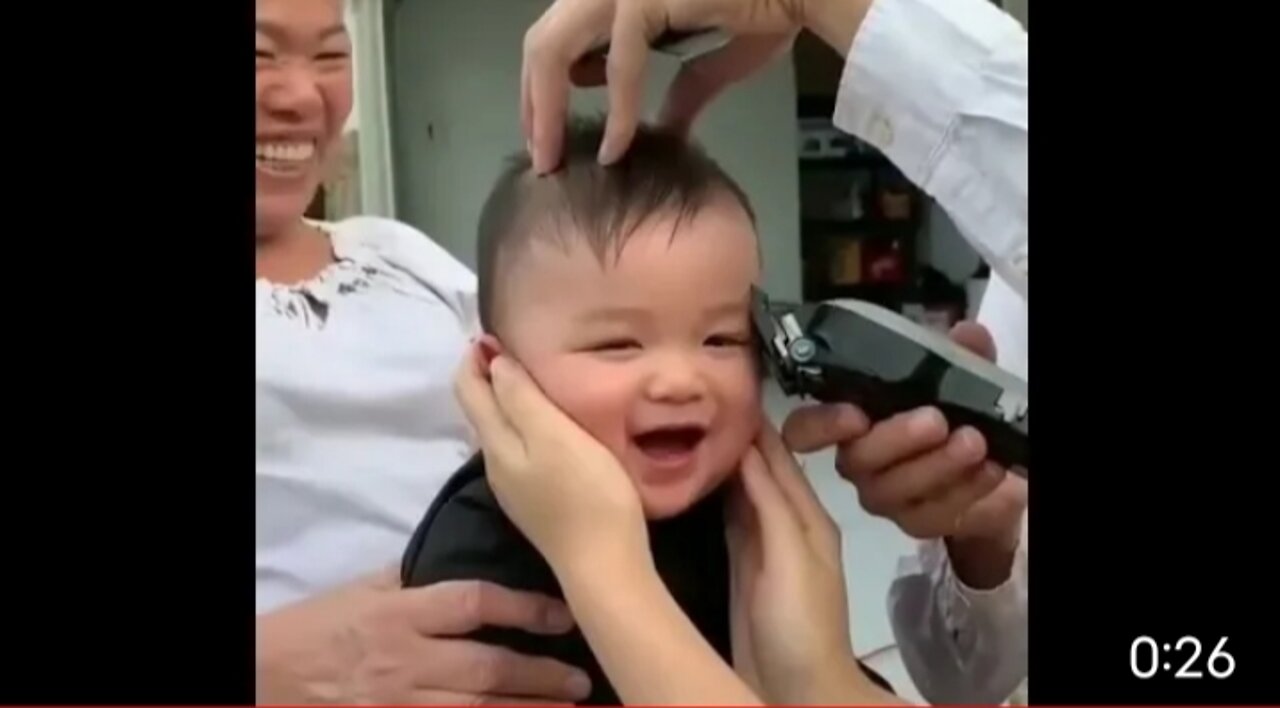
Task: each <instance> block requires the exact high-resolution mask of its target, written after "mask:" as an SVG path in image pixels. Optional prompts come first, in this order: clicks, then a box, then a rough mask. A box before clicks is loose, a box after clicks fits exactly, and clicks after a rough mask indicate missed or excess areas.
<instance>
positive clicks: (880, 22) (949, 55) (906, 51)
mask: <svg viewBox="0 0 1280 708" xmlns="http://www.w3.org/2000/svg"><path fill="white" fill-rule="evenodd" d="M1022 33H1023V30H1022V27H1021V25H1019V24H1018V23H1017V21H1016V20H1014V19H1013V18H1012V17H1010V16H1009V15H1007V14H1005V13H1004V12H1003V11H1002V10H1001V9H1000V8H998V7H996V6H995V5H993V4H992V3H990V2H987V0H875V2H873V3H872V5H871V8H870V10H868V12H867V16H866V17H865V18H864V19H863V22H862V26H861V28H860V29H859V30H858V32H857V34H856V35H855V36H854V40H853V44H852V45H851V46H850V48H849V52H848V61H847V62H846V63H845V68H844V75H843V77H842V78H841V81H840V92H839V95H838V96H837V99H836V112H835V116H834V122H835V124H836V125H837V126H839V127H840V128H841V129H842V130H845V131H848V132H850V133H853V134H854V135H857V136H858V137H859V138H861V139H863V140H865V141H867V142H868V143H870V144H871V145H873V146H875V147H876V148H877V149H879V150H880V151H881V152H883V153H885V155H886V156H887V157H889V158H890V159H891V160H892V161H893V162H894V163H895V164H897V165H898V167H899V169H901V170H902V171H903V173H904V174H905V175H906V176H907V178H909V179H911V180H912V181H913V182H916V183H917V184H921V185H926V184H927V183H928V181H929V178H930V176H931V175H932V171H933V168H934V166H935V164H936V161H937V159H938V152H939V149H940V147H941V146H942V145H943V143H944V141H945V139H946V137H947V132H948V130H949V129H950V127H951V125H952V124H953V122H954V121H955V119H956V117H957V115H958V114H959V113H960V112H961V111H962V110H963V109H964V107H965V106H966V104H967V103H969V102H970V100H971V99H972V97H974V96H979V95H981V94H982V88H983V87H982V82H983V80H984V71H983V65H984V63H985V62H986V61H987V60H988V58H989V56H990V55H991V53H992V52H993V51H994V50H995V48H996V47H998V46H1000V45H1001V43H1002V41H1003V40H1007V39H1009V38H1010V37H1013V36H1019V35H1021V34H1022Z"/></svg>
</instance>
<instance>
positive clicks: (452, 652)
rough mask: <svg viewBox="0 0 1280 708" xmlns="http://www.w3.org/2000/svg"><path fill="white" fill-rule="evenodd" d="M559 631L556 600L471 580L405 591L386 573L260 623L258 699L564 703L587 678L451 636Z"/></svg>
mask: <svg viewBox="0 0 1280 708" xmlns="http://www.w3.org/2000/svg"><path fill="white" fill-rule="evenodd" d="M486 625H490V626H498V627H511V628H516V629H521V630H524V631H527V632H533V633H535V634H548V635H554V634H563V633H564V632H567V631H568V630H569V629H570V628H571V627H572V626H573V620H572V618H571V617H570V615H569V611H568V609H567V608H566V607H565V606H564V604H563V603H560V602H558V601H555V600H552V599H549V598H546V597H543V596H540V595H534V594H530V593H525V592H516V591H513V590H507V589H505V588H502V587H498V586H496V585H491V584H487V583H483V582H478V581H459V582H446V583H439V584H436V585H430V586H427V587H422V588H410V589H402V588H401V587H400V585H399V581H398V578H397V576H396V574H395V571H394V570H392V569H389V570H387V571H386V572H383V573H379V574H377V575H374V576H370V577H367V578H363V579H361V580H359V581H357V582H354V583H351V584H350V585H347V586H345V587H341V588H338V589H336V590H333V591H330V592H328V593H325V594H323V595H319V596H316V597H314V598H312V599H309V600H305V601H302V602H300V603H297V604H294V605H290V606H288V607H284V608H282V609H279V610H276V611H274V612H271V613H268V614H266V615H263V616H261V617H259V618H258V620H257V677H256V678H257V702H258V703H260V704H261V703H272V704H303V703H327V704H347V705H351V704H368V703H373V704H379V703H381V704H401V705H404V704H429V703H450V704H454V705H471V704H477V703H502V704H511V703H548V704H550V703H561V704H566V703H570V702H572V701H575V700H581V699H583V698H585V697H586V696H587V695H588V693H589V692H590V682H589V680H588V678H587V676H586V674H584V673H582V672H581V671H578V670H577V669H573V668H570V667H568V666H566V665H564V664H561V663H559V662H557V661H554V660H552V659H547V658H540V657H529V656H522V655H520V654H517V653H515V652H512V651H510V650H508V649H504V648H499V647H492V646H487V645H484V644H479V643H476V642H472V641H467V640H462V639H455V638H452V637H456V636H457V635H462V634H466V633H468V632H471V631H473V630H476V629H478V628H480V627H482V626H486Z"/></svg>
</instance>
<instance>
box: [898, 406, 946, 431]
mask: <svg viewBox="0 0 1280 708" xmlns="http://www.w3.org/2000/svg"><path fill="white" fill-rule="evenodd" d="M946 424H947V422H946V420H944V419H943V418H942V413H940V412H939V411H938V409H937V408H925V409H924V410H921V411H918V412H916V413H915V414H913V415H912V416H911V420H910V421H909V422H908V423H907V427H908V428H910V430H911V434H912V435H927V434H929V433H931V432H934V431H935V430H937V429H938V428H940V427H942V426H945V425H946Z"/></svg>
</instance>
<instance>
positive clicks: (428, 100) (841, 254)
mask: <svg viewBox="0 0 1280 708" xmlns="http://www.w3.org/2000/svg"><path fill="white" fill-rule="evenodd" d="M549 2H550V0H350V2H349V3H348V14H349V17H348V22H349V26H350V28H351V31H352V36H353V38H354V40H355V58H354V61H355V73H356V110H355V111H354V112H353V115H352V118H351V121H350V123H349V125H348V127H347V149H348V150H347V154H346V155H345V156H344V157H345V160H344V162H343V163H342V165H341V166H340V169H339V170H336V171H335V173H334V176H333V178H332V179H331V180H330V182H329V183H327V184H326V185H325V188H324V190H322V193H321V195H320V196H319V197H318V198H317V200H316V202H315V204H313V205H312V210H311V214H312V215H313V216H316V217H321V218H329V219H340V218H342V217H344V216H348V215H352V214H377V215H384V216H394V217H396V218H399V219H401V220H404V221H406V222H408V223H410V224H412V225H414V226H416V227H418V228H419V229H421V230H423V231H424V232H426V233H427V234H430V235H431V237H432V238H433V239H435V240H436V241H437V242H438V243H440V244H441V245H442V246H444V247H445V248H447V249H448V250H449V251H451V252H452V253H453V254H454V255H455V256H456V257H457V258H459V259H460V260H462V261H463V262H464V263H466V264H467V265H469V266H472V267H474V265H475V253H474V251H475V238H476V236H475V232H476V222H477V218H478V215H479V213H480V208H481V205H482V203H483V201H484V199H485V197H486V196H487V195H488V191H489V188H490V187H491V185H492V183H493V180H494V179H495V178H496V176H497V174H498V171H499V170H500V168H501V165H502V161H503V159H504V158H505V157H506V156H507V155H509V154H511V153H513V152H515V151H517V150H522V149H523V148H524V145H523V138H522V136H521V132H520V122H519V113H518V100H519V95H520V47H521V42H522V39H523V36H524V32H525V30H526V29H527V28H528V27H529V25H530V24H532V23H533V22H534V21H535V20H536V19H537V18H538V16H539V15H540V14H541V13H542V12H543V10H544V9H545V8H546V7H547V5H548V4H549ZM996 4H997V5H1001V6H1002V7H1003V8H1004V9H1005V10H1006V11H1007V12H1009V13H1010V14H1011V15H1013V16H1014V17H1016V18H1017V19H1019V20H1020V21H1021V22H1022V23H1023V24H1024V25H1026V24H1027V0H1004V2H997V3H996ZM842 67H843V62H842V61H841V59H840V57H839V56H838V55H837V54H836V53H835V52H833V51H831V50H830V49H828V48H827V47H825V46H823V45H821V44H820V43H818V42H817V41H815V40H814V39H813V38H812V37H809V36H807V35H806V36H802V37H801V38H800V39H799V40H798V41H797V43H796V46H795V48H794V50H793V52H792V53H791V55H790V56H789V57H787V58H785V59H784V60H782V61H779V62H777V63H776V64H774V65H773V66H772V67H771V68H770V69H768V70H767V71H765V72H764V73H762V74H760V75H758V76H756V77H755V78H754V79H752V80H751V81H750V82H748V83H744V84H742V85H740V86H737V87H736V88H734V89H732V90H730V91H729V92H728V93H726V94H725V95H724V96H722V97H721V98H720V99H718V100H717V101H716V103H715V104H714V105H713V106H712V107H711V108H710V109H709V111H708V112H707V114H706V115H705V116H704V117H703V118H702V120H701V121H700V122H699V123H698V125H697V127H696V130H695V132H694V136H695V138H696V139H697V140H698V141H699V142H700V143H702V145H703V146H704V147H705V148H706V149H707V151H708V152H709V153H710V154H711V155H712V156H713V157H714V158H715V159H717V160H718V161H719V162H720V164H721V165H722V166H723V167H724V168H725V169H726V170H727V171H728V172H729V173H730V174H731V175H733V177H734V178H735V179H737V180H738V181H739V183H740V184H741V185H742V187H743V189H744V190H746V192H747V193H748V195H749V196H750V197H751V200H752V202H753V204H754V206H755V209H756V212H757V215H758V217H759V228H760V236H761V246H762V250H763V254H764V260H765V287H766V289H767V290H768V291H769V293H770V294H771V296H772V297H773V298H774V299H775V300H779V301H799V300H813V299H827V298H833V297H857V298H861V299H866V300H871V301H874V302H878V303H881V304H884V305H886V306H888V307H892V308H894V309H896V310H898V311H900V312H903V313H904V314H906V315H908V316H910V317H912V318H913V319H916V320H917V321H920V322H922V323H925V324H927V325H930V326H934V327H938V328H941V329H946V328H949V327H950V325H951V324H952V323H954V322H955V321H956V320H958V319H961V318H964V317H966V316H970V317H971V316H972V315H973V313H974V312H975V311H976V308H977V305H978V304H979V302H980V298H981V295H982V292H983V288H984V287H985V284H986V277H987V269H986V268H985V267H983V266H982V264H981V263H980V261H979V259H978V256H977V254H976V253H975V252H974V251H973V250H972V249H971V248H970V247H969V246H968V245H967V243H966V242H965V241H964V240H963V239H962V238H961V237H960V235H959V234H958V233H957V231H956V229H955V226H954V225H953V224H952V223H951V221H950V220H949V219H948V218H947V216H946V215H945V214H944V213H942V212H941V210H940V209H938V208H937V206H936V205H935V204H934V203H933V202H932V200H930V199H929V198H928V197H927V196H925V195H923V194H922V193H920V192H919V191H918V190H916V189H915V188H914V187H913V186H912V185H911V184H910V183H908V182H907V181H906V180H905V179H904V178H903V177H902V175H901V174H899V173H898V171H897V170H896V169H895V168H894V167H893V166H892V165H891V164H890V163H889V162H888V161H887V160H886V159H885V158H884V157H883V156H882V155H880V154H879V153H878V152H877V151H876V150H874V149H873V148H871V147H869V146H867V145H865V144H863V143H861V142H859V141H858V140H856V139H854V138H851V137H849V136H846V135H844V134H842V133H840V132H839V131H836V130H835V129H834V128H833V126H832V125H831V120H830V118H831V115H832V112H833V109H834V105H835V94H836V90H837V83H838V80H839V77H840V73H841V70H842ZM677 68H678V64H677V62H676V60H674V59H672V58H670V57H666V56H654V57H653V59H652V60H651V63H650V65H649V75H648V95H647V99H648V107H649V109H650V110H653V111H656V110H657V108H658V106H659V105H660V101H661V98H662V95H663V92H664V91H665V88H666V86H667V85H668V83H669V82H670V80H671V77H672V76H674V74H675V71H676V69H677ZM605 106H606V101H605V96H604V94H603V92H600V91H593V92H582V91H580V92H577V93H576V94H575V96H574V99H573V108H574V110H575V111H580V112H592V113H594V112H600V111H603V110H604V108H605ZM796 403H797V402H795V401H789V400H787V399H785V397H783V396H782V395H781V394H780V392H778V391H777V390H774V391H771V392H770V396H769V411H770V414H771V415H772V416H773V417H774V419H775V420H776V421H779V422H780V421H781V420H782V419H783V418H784V417H785V415H786V413H787V412H788V411H789V410H790V409H791V408H792V407H794V406H795V405H796ZM805 463H806V469H807V470H808V472H809V474H810V477H811V478H812V479H813V480H814V483H815V485H816V486H817V488H818V491H819V493H820V494H821V495H822V497H823V500H824V502H825V503H826V504H827V507H828V509H830V510H831V512H832V514H833V515H834V516H835V517H836V520H837V521H838V522H839V523H840V526H841V528H842V529H843V532H844V537H845V564H846V568H847V569H848V574H849V578H848V580H849V582H848V585H849V594H850V606H851V621H852V625H853V626H852V630H853V634H854V643H855V646H856V647H857V648H858V650H859V652H860V654H862V655H863V657H864V659H866V660H867V661H868V662H869V663H870V664H871V665H872V666H874V667H876V668H877V669H878V670H880V671H881V672H882V673H884V674H885V675H886V677H887V678H888V679H889V680H890V681H891V682H893V684H894V685H895V687H896V688H897V689H898V690H899V692H900V693H902V694H903V695H904V696H905V697H908V698H910V699H912V700H916V701H919V700H920V697H919V695H918V693H916V692H915V690H914V687H912V685H911V682H910V680H909V678H908V677H907V675H906V673H905V671H904V670H903V668H902V666H901V662H900V661H899V659H898V656H897V652H896V647H895V646H894V640H893V635H892V632H891V630H890V627H889V622H888V615H887V612H886V605H885V598H886V593H887V592H888V588H889V584H890V583H891V581H892V579H893V577H894V575H895V571H896V568H897V564H898V562H899V559H900V558H901V557H902V556H907V555H910V554H911V553H912V552H913V549H914V547H913V543H912V541H911V540H910V539H909V538H907V537H906V536H905V535H903V534H902V533H901V532H900V531H899V530H898V529H897V527H896V526H894V525H892V524H890V523H888V522H885V521H881V520H879V519H875V518H872V517H870V516H868V515H867V514H866V513H865V512H863V511H862V509H861V507H859V505H858V502H857V499H856V496H855V494H854V491H853V488H852V487H851V486H849V485H847V484H844V483H842V482H839V481H838V480H837V479H836V477H835V472H834V463H833V460H832V455H831V453H825V454H819V455H813V456H810V457H808V458H806V459H805ZM1010 702H1012V703H1017V702H1021V698H1020V696H1017V695H1015V696H1014V697H1013V698H1012V699H1011V701H1010Z"/></svg>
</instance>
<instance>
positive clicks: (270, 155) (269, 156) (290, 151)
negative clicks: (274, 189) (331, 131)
mask: <svg viewBox="0 0 1280 708" xmlns="http://www.w3.org/2000/svg"><path fill="white" fill-rule="evenodd" d="M315 153H316V144H315V143H314V142H311V141H297V142H270V143H268V142H260V143H258V144H257V151H256V156H257V162H258V167H260V168H262V169H264V170H266V171H268V172H277V173H285V174H289V173H294V172H297V171H298V168H299V167H301V166H303V165H304V164H305V163H307V162H309V161H310V160H311V159H312V158H313V157H315Z"/></svg>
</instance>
